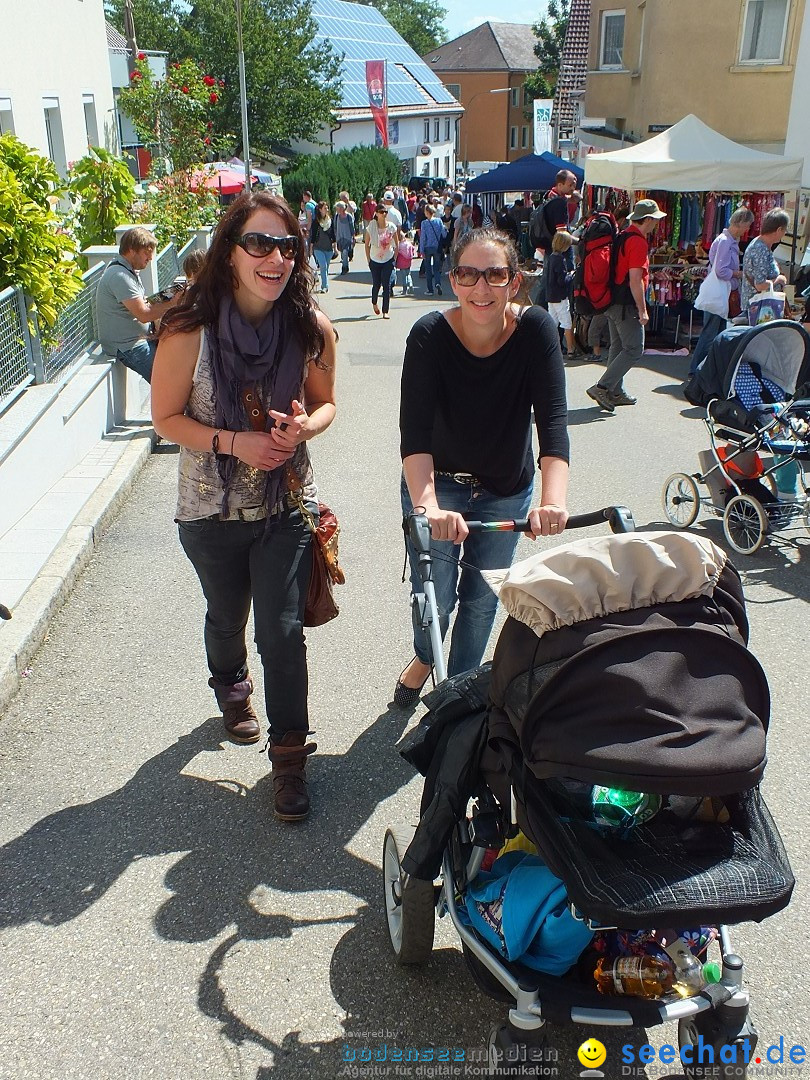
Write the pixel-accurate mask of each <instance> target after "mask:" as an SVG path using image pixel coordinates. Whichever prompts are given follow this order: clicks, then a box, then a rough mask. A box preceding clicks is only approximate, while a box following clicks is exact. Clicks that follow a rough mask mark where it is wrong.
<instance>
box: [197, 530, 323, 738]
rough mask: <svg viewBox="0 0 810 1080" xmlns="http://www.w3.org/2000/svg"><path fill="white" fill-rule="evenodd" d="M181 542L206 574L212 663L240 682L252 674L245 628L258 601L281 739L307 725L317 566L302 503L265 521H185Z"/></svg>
mask: <svg viewBox="0 0 810 1080" xmlns="http://www.w3.org/2000/svg"><path fill="white" fill-rule="evenodd" d="M179 531H180V543H181V545H182V547H183V550H184V551H185V553H186V555H187V556H188V558H189V559H190V561H191V564H192V566H193V567H194V569H195V570H196V572H197V577H198V578H199V579H200V585H201V586H202V591H203V595H204V596H205V599H206V601H207V605H208V610H207V611H206V615H205V652H206V657H207V659H208V670H209V671H210V672H211V674H212V675H213V677H214V678H215V679H216V680H217V681H218V682H222V683H227V684H228V685H233V683H236V682H240V681H241V680H242V679H244V678H245V676H246V674H247V648H246V645H245V627H246V625H247V620H248V615H249V614H250V607H251V603H252V605H253V622H254V631H255V638H256V647H257V649H258V652H259V656H260V657H261V661H262V667H263V669H264V699H265V707H266V709H267V719H268V721H269V724H270V733H271V735H272V737H273V739H274V740H275V741H278V740H279V739H281V738H282V736H283V735H284V733H285V732H287V731H307V729H308V727H309V719H308V714H307V689H308V679H307V647H306V644H305V641H304V604H305V601H306V596H307V589H308V587H309V577H310V572H311V569H312V555H311V544H312V534H311V533H310V531H309V529H308V528H307V526H306V525H305V523H304V521H303V519H302V517H301V512H300V510H292V509H287V510H285V511H283V512H282V513H281V514H279V515H278V516H277V517H276V518H275V519H274V520H273V521H272V522H271V524H270V526H269V528H267V531H266V523H265V521H263V520H262V521H219V520H217V519H216V518H203V519H201V520H199V521H181V522H179Z"/></svg>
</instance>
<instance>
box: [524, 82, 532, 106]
mask: <svg viewBox="0 0 810 1080" xmlns="http://www.w3.org/2000/svg"><path fill="white" fill-rule="evenodd" d="M531 103H532V99H531V97H530V95H529V91H528V90H527V89H526V87H525V86H524V87H523V108H524V109H526V108H528V107H529V106H530V105H531Z"/></svg>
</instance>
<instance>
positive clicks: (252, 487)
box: [175, 330, 318, 521]
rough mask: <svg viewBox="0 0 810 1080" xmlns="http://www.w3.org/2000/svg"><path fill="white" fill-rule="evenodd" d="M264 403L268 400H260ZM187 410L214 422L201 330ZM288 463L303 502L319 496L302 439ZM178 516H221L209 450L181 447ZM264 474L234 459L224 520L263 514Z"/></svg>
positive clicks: (211, 381) (277, 508)
mask: <svg viewBox="0 0 810 1080" xmlns="http://www.w3.org/2000/svg"><path fill="white" fill-rule="evenodd" d="M264 406H265V408H269V407H270V402H265V403H264ZM186 415H187V416H190V417H191V418H192V419H193V420H199V422H200V423H201V424H207V425H208V426H209V427H216V423H215V420H214V416H215V413H214V379H213V373H212V371H211V351H210V349H209V348H208V340H207V335H206V333H205V331H204V330H203V331H202V332H201V333H200V351H199V354H198V356H197V364H196V366H195V368H194V379H193V382H192V385H191V394H190V396H189V399H188V404H187V405H186ZM292 465H293V468H294V469H295V471H296V473H297V474H298V475H299V476H300V477H301V481H302V483H303V486H304V498H305V499H306V500H307V502H315V503H317V501H318V491H317V488H316V487H315V482H314V478H313V475H312V464H311V462H310V460H309V451H308V450H307V444H306V443H301V444H300V445H299V447H298V449H297V450H296V452H295V455H294V457H293V458H292ZM178 473H179V475H178V489H177V516H176V517H175V521H197V520H199V519H200V518H212V517H218V518H222V513H221V510H222V496H223V494H224V490H223V486H222V480H221V478H220V475H219V470H218V469H217V462H216V457H215V456H214V454H212V453H211V451H210V450H189V449H187V448H186V447H184V446H181V447H180V464H179V470H178ZM264 480H265V474H264V473H263V472H262V470H261V469H254V468H251V466H250V465H246V464H245V463H244V461H237V463H236V472H235V475H234V480H233V483H232V484H231V495H230V499H229V506H228V518H227V520H232V521H233V520H239V519H248V520H257V519H260V518H263V517H267V516H268V508H267V507H266V506H264V505H263V498H264ZM283 507H284V498H282V499H281V500H279V502H278V503H277V504H276V505H275V506H273V507H271V508H270V509H269V513H270V515H271V516H272V515H273V514H276V513H278V512H279V511H280V510H282V509H283Z"/></svg>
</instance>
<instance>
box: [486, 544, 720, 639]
mask: <svg viewBox="0 0 810 1080" xmlns="http://www.w3.org/2000/svg"><path fill="white" fill-rule="evenodd" d="M726 559H727V556H726V554H725V552H723V551H722V550H721V549H720V548H719V547H717V545H716V544H714V543H712V541H711V540H708V539H704V538H701V537H696V536H690V535H688V534H686V533H674V532H651V533H643V534H642V533H624V534H622V535H618V536H602V537H599V538H596V539H594V538H588V539H584V540H575V541H573V542H572V543H570V544H565V545H563V546H561V547H557V548H553V549H552V550H550V551H544V552H541V553H540V554H539V555H533V556H531V557H530V558H528V559H523V560H522V561H521V562H517V563H514V564H513V565H512V566H511V567H510V568H509V569H508V570H484V571H483V576H484V578H485V580H486V581H487V583H488V584H489V586H490V588H491V589H492V590H493V591H494V592H495V593H497V595H498V597H499V599H500V601H501V603H502V604H503V606H504V607H505V608H506V610H507V611H508V612H509V614H510V615H511V616H512V617H513V618H515V619H517V620H518V621H519V622H522V623H524V624H525V625H526V626H529V627H531V629H532V630H533V631H534V632H535V634H537V636H538V637H541V636H542V635H543V634H545V633H546V632H548V631H550V630H559V629H560V627H563V626H571V625H573V624H575V623H578V622H584V621H585V620H587V619H594V618H598V617H599V616H602V615H611V614H614V613H615V612H618V611H630V610H631V609H635V608H646V607H653V606H654V605H655V604H667V603H673V602H676V601H678V600H686V599H688V598H689V597H693V596H700V595H709V594H711V593H712V591H713V590H714V587H715V585H716V584H717V579H718V577H719V576H720V573H721V572H722V570H723V567H724V566H725V564H726Z"/></svg>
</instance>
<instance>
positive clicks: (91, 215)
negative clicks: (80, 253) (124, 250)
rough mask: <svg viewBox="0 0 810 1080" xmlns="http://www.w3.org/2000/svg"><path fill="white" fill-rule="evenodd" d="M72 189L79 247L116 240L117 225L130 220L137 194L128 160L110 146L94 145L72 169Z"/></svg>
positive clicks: (70, 190) (69, 179)
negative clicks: (119, 155)
mask: <svg viewBox="0 0 810 1080" xmlns="http://www.w3.org/2000/svg"><path fill="white" fill-rule="evenodd" d="M68 191H69V194H70V198H71V200H72V202H73V204H74V209H75V215H76V241H77V243H78V245H79V247H80V248H86V247H90V245H91V244H112V243H113V242H114V240H115V227H116V225H121V224H122V223H123V222H125V221H128V220H129V213H130V208H131V206H132V202H133V200H134V198H135V180H134V178H133V176H132V173H131V172H130V171H129V169H128V168H127V167H126V165H125V164H124V162H123V161H121V160H120V158H117V157H115V156H114V155H113V154H111V153H110V152H109V150H104V149H103V148H102V147H100V146H93V147H91V148H90V152H89V153H88V154H87V156H86V157H83V158H81V159H80V160H79V161H77V162H75V163H74V165H73V168H72V169H71V170H70V174H69V176H68Z"/></svg>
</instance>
